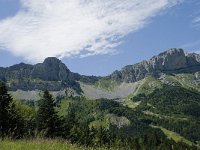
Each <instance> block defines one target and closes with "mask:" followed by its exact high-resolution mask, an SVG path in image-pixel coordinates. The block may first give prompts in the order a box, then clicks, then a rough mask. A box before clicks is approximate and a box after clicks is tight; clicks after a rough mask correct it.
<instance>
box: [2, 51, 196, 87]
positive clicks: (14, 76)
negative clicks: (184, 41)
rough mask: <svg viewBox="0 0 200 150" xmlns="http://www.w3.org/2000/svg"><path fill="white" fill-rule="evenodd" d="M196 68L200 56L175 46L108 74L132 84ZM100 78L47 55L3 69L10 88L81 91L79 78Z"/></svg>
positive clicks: (111, 78) (90, 79)
mask: <svg viewBox="0 0 200 150" xmlns="http://www.w3.org/2000/svg"><path fill="white" fill-rule="evenodd" d="M197 71H200V55H199V54H195V53H187V52H185V51H184V50H183V49H175V48H174V49H170V50H167V51H165V52H163V53H161V54H159V55H157V56H154V57H152V58H151V59H150V60H147V61H142V62H140V63H137V64H134V65H128V66H125V67H124V68H122V70H120V71H115V72H114V73H112V74H111V75H109V76H107V77H106V79H109V80H110V81H117V82H126V83H133V82H136V81H139V80H142V79H144V78H145V77H146V76H148V75H152V76H154V77H159V76H160V75H162V74H178V73H195V72H197ZM102 78H103V77H102ZM99 79H101V77H95V76H92V77H90V76H82V75H79V74H77V73H73V72H71V71H70V70H69V69H68V68H67V66H66V65H65V64H64V63H62V62H61V61H60V60H59V59H57V58H56V57H49V58H46V59H45V60H44V62H43V63H39V64H36V65H29V64H24V63H20V64H17V65H14V66H11V67H7V68H0V80H3V81H6V82H7V84H8V86H9V88H10V90H18V89H22V90H36V89H38V90H43V89H48V90H52V91H59V90H64V89H66V87H67V88H68V87H73V88H75V89H77V88H78V89H79V90H80V84H79V81H81V82H83V83H86V84H88V83H90V84H95V83H97V82H98V80H99ZM103 79H104V78H103Z"/></svg>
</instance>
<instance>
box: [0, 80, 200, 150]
mask: <svg viewBox="0 0 200 150" xmlns="http://www.w3.org/2000/svg"><path fill="white" fill-rule="evenodd" d="M174 90H175V89H173V91H174ZM177 90H179V89H177ZM166 92H169V93H170V89H168V90H167V91H166ZM177 92H181V91H177ZM169 93H168V94H169ZM184 93H185V92H183V93H182V94H184ZM156 94H159V98H160V102H164V101H165V92H164V91H163V90H162V92H158V90H155V92H154V93H152V95H149V98H151V99H152V101H153V102H154V101H155V104H157V105H159V103H158V102H156V99H155V100H154V96H157V95H156ZM185 94H186V95H187V94H188V93H185ZM192 94H193V93H192ZM168 96H170V95H168ZM172 96H173V95H172ZM167 98H168V97H167ZM190 98H193V99H194V100H195V99H198V95H196V96H195V95H192V97H188V99H190ZM133 99H134V100H139V99H144V95H139V96H137V97H135V98H133ZM143 103H144V104H142V105H141V106H140V107H141V108H139V107H138V108H137V109H136V110H133V109H130V108H128V107H126V106H123V105H122V104H120V103H119V102H115V101H111V100H107V99H99V100H87V99H86V98H85V97H81V96H80V97H78V96H77V97H68V96H67V95H66V96H65V97H63V98H62V99H60V100H55V99H54V98H53V97H52V95H51V94H50V93H49V92H48V91H47V90H45V91H44V92H43V93H42V96H41V99H40V100H38V101H26V100H14V99H13V98H12V97H11V96H10V94H9V93H8V91H7V88H6V86H5V84H4V83H2V82H1V84H0V107H1V109H0V118H1V120H0V136H1V140H5V139H8V138H9V139H12V140H22V139H30V140H31V139H32V140H33V139H36V138H41V139H62V140H66V141H68V142H70V143H72V144H77V145H80V146H83V147H88V148H89V147H90V148H91V147H93V148H100V147H104V148H105V149H109V148H110V149H112V148H113V149H135V150H138V149H161V150H162V149H166V150H169V149H198V146H197V143H196V144H195V141H198V140H199V139H200V137H199V135H200V128H199V122H198V121H199V118H197V119H196V120H195V121H193V122H187V121H184V120H173V119H170V118H163V119H158V118H156V117H153V116H149V115H144V114H143V113H142V111H141V110H143V109H144V108H145V107H148V106H147V105H145V103H146V101H144V102H143ZM149 107H150V106H149ZM150 109H151V108H148V110H150ZM169 109H170V107H169ZM181 109H182V106H179V105H178V106H177V109H176V110H177V111H179V110H181ZM162 110H165V109H162V108H161V109H160V110H159V111H160V112H162V113H165V112H163V111H162ZM165 111H167V112H169V113H170V112H171V111H170V110H165ZM184 112H185V113H186V114H189V115H190V114H193V113H195V115H196V114H197V113H198V112H199V109H198V108H197V109H196V110H188V109H187V108H186V109H185V108H184ZM196 112H197V113H196ZM155 113H156V112H155ZM175 113H176V112H175ZM197 117H198V116H197ZM191 120H194V119H192V118H191ZM171 124H173V126H171ZM159 125H160V126H163V127H165V128H167V129H171V130H173V131H176V132H179V133H180V134H181V135H183V136H184V137H186V138H187V139H190V141H192V143H193V144H188V143H186V142H184V141H179V142H175V141H174V140H173V139H170V138H168V137H167V136H166V135H165V134H164V133H163V132H162V130H161V129H159V128H155V127H153V126H159ZM189 132H191V133H189Z"/></svg>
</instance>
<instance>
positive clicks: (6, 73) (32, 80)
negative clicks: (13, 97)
mask: <svg viewBox="0 0 200 150" xmlns="http://www.w3.org/2000/svg"><path fill="white" fill-rule="evenodd" d="M80 78H81V76H80V75H79V74H76V73H72V72H71V71H70V70H69V69H68V68H67V67H66V66H65V64H63V63H62V62H61V61H60V60H59V59H57V58H55V57H49V58H47V59H45V60H44V62H43V63H39V64H36V65H29V64H24V63H20V64H17V65H14V66H11V67H7V68H0V80H3V81H6V82H7V85H8V87H9V90H12V91H15V90H19V89H20V90H36V89H38V90H44V89H48V90H51V91H59V90H64V89H65V88H68V87H72V88H73V89H76V90H77V91H79V92H80V91H81V89H80V85H79V83H78V82H77V81H76V80H78V79H80Z"/></svg>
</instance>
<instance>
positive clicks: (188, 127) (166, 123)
mask: <svg viewBox="0 0 200 150" xmlns="http://www.w3.org/2000/svg"><path fill="white" fill-rule="evenodd" d="M135 100H136V101H141V104H140V106H139V107H137V111H140V112H141V111H142V112H143V111H149V112H152V113H154V114H157V115H144V114H143V115H141V121H143V122H144V123H147V124H154V125H156V126H161V127H164V128H166V129H168V130H170V131H174V132H176V133H179V134H180V135H181V136H183V137H185V138H186V139H189V140H190V141H192V142H194V143H196V141H200V94H199V93H197V92H195V91H191V90H188V89H184V88H181V87H175V86H173V87H172V86H164V88H162V89H156V90H155V91H154V92H153V93H151V94H149V95H147V96H144V95H143V96H140V95H139V96H137V97H133V101H135Z"/></svg>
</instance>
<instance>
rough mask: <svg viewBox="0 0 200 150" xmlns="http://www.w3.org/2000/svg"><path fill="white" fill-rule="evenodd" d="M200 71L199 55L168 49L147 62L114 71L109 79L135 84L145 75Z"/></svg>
mask: <svg viewBox="0 0 200 150" xmlns="http://www.w3.org/2000/svg"><path fill="white" fill-rule="evenodd" d="M199 70H200V55H198V54H195V53H192V54H188V53H186V52H184V51H183V50H182V49H170V50H168V51H165V52H163V53H161V54H159V55H158V56H154V57H152V58H151V59H150V60H148V61H142V62H141V63H137V64H135V65H129V66H126V67H124V68H122V70H121V71H115V72H114V73H113V74H111V75H110V76H109V77H110V78H111V79H113V80H116V81H121V82H135V81H138V80H141V79H143V78H145V77H146V76H147V75H149V74H151V75H155V76H159V74H160V73H194V72H197V71H199Z"/></svg>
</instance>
